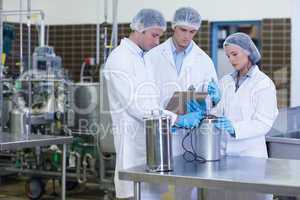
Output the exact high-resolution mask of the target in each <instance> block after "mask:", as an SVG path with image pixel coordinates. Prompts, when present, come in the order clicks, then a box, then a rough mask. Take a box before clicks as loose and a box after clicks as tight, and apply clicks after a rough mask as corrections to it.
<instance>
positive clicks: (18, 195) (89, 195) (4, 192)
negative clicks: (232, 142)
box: [0, 177, 114, 200]
mask: <svg viewBox="0 0 300 200" xmlns="http://www.w3.org/2000/svg"><path fill="white" fill-rule="evenodd" d="M26 180H27V179H26V178H24V177H17V178H16V177H5V178H2V181H1V185H0V200H2V199H3V200H4V199H5V200H28V199H29V198H28V197H27V196H26V192H25V182H26ZM55 186H56V192H57V193H58V194H60V185H59V182H58V181H56V183H55ZM52 187H53V184H52V181H48V182H47V186H46V192H45V194H44V195H43V196H42V198H41V199H40V200H59V199H61V198H60V196H53V195H51V193H52V192H53V189H52ZM67 199H68V200H112V199H114V198H104V191H101V190H100V189H99V187H98V185H96V184H88V185H86V186H82V185H79V186H77V187H76V188H75V189H74V190H72V191H68V192H67Z"/></svg>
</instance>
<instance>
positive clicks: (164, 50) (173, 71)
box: [146, 7, 220, 199]
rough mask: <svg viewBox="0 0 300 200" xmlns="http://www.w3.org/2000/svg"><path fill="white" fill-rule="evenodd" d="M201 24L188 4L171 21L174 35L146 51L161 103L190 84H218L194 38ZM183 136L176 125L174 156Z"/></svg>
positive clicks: (183, 196)
mask: <svg viewBox="0 0 300 200" xmlns="http://www.w3.org/2000/svg"><path fill="white" fill-rule="evenodd" d="M200 25H201V16H200V15H199V13H198V12H197V11H196V10H195V9H193V8H190V7H182V8H179V9H177V10H176V12H175V15H174V18H173V22H172V28H173V31H174V33H173V36H172V37H170V38H169V39H168V40H167V41H165V42H164V43H162V44H160V45H158V46H157V47H155V48H153V49H152V50H151V51H149V53H148V54H147V55H146V66H147V67H148V68H150V69H151V70H152V71H153V74H154V79H155V82H156V84H157V85H158V88H159V90H160V95H159V98H160V104H161V106H163V107H165V106H166V105H167V103H168V102H169V100H170V98H171V97H172V95H173V93H174V92H175V91H187V90H188V89H189V88H195V89H196V90H200V91H201V90H202V88H203V85H206V84H209V88H212V89H215V88H216V87H217V86H216V84H215V82H217V74H216V71H215V68H214V65H213V62H212V60H211V59H210V58H209V56H208V55H207V54H206V53H205V52H204V51H203V50H202V49H201V48H200V47H199V46H198V45H197V44H196V43H195V42H194V41H193V38H194V36H195V35H196V34H197V32H198V30H199V28H200ZM211 80H214V82H212V81H211ZM206 86H207V85H206ZM209 92H210V91H209ZM214 94H216V92H215V93H214ZM212 100H213V103H214V104H215V105H216V104H217V103H218V101H219V100H220V96H218V95H214V96H212ZM183 136H184V131H181V130H179V129H178V130H177V131H176V132H175V133H174V134H173V145H172V147H173V155H174V156H178V155H181V154H183V153H184V151H183V148H182V146H181V141H182V139H183ZM177 189H178V187H176V190H177ZM176 198H177V199H186V198H187V196H186V193H185V192H182V190H181V191H179V192H176Z"/></svg>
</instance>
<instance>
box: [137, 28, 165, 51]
mask: <svg viewBox="0 0 300 200" xmlns="http://www.w3.org/2000/svg"><path fill="white" fill-rule="evenodd" d="M162 35H163V30H162V29H160V28H150V29H148V30H146V31H144V32H143V33H141V38H140V47H141V48H142V49H144V50H145V51H149V50H150V49H152V48H153V47H155V46H157V45H158V44H159V38H160V37H161V36H162Z"/></svg>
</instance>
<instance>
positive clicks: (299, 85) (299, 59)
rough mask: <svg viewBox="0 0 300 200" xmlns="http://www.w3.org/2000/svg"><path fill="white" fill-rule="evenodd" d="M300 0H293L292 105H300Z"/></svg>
mask: <svg viewBox="0 0 300 200" xmlns="http://www.w3.org/2000/svg"><path fill="white" fill-rule="evenodd" d="M299 8H300V1H299V0H293V12H292V13H293V16H292V69H291V71H292V72H291V106H292V107H293V106H300V45H299V44H300V37H299V36H300V12H299V10H297V11H296V9H299Z"/></svg>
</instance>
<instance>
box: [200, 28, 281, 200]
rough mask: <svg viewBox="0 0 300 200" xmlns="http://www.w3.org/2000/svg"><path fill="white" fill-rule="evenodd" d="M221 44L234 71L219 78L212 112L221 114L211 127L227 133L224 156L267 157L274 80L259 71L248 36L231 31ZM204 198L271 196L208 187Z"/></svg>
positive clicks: (257, 57)
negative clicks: (218, 98) (209, 188)
mask: <svg viewBox="0 0 300 200" xmlns="http://www.w3.org/2000/svg"><path fill="white" fill-rule="evenodd" d="M223 46H224V49H225V53H226V56H227V57H228V59H229V61H230V63H231V64H232V66H233V67H234V69H235V71H234V72H233V73H231V74H228V75H225V76H224V77H223V78H222V79H221V81H220V84H219V86H220V90H221V95H222V97H221V101H220V102H219V103H218V105H217V107H216V110H214V111H215V114H216V115H217V116H221V117H220V118H219V120H218V121H217V123H216V124H215V126H216V127H217V128H219V129H221V130H222V131H225V132H226V133H228V134H229V137H228V142H227V150H226V153H227V155H231V156H253V157H262V158H267V157H268V155H267V148H266V141H265V135H266V134H267V132H268V131H269V130H270V128H271V127H272V124H273V122H274V121H275V119H276V117H277V115H278V109H277V100H276V89H275V86H274V83H273V82H272V80H271V79H270V78H269V77H268V76H267V75H266V74H264V73H263V72H262V71H260V70H259V67H258V66H257V63H258V62H259V61H260V59H261V56H260V53H259V51H258V50H257V48H256V46H255V44H254V43H253V42H252V40H251V38H250V37H249V36H248V35H246V34H244V33H235V34H232V35H230V36H228V37H227V38H226V40H225V42H224V44H223ZM217 90H218V89H216V90H215V91H214V92H215V93H218V91H217ZM198 108H199V107H198ZM208 197H209V199H228V200H232V199H243V200H245V199H251V200H257V199H272V195H266V194H255V193H250V192H242V191H240V192H239V191H223V190H209V191H208Z"/></svg>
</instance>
